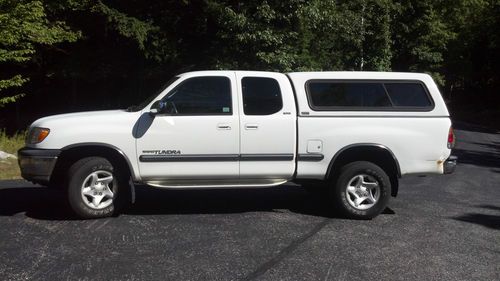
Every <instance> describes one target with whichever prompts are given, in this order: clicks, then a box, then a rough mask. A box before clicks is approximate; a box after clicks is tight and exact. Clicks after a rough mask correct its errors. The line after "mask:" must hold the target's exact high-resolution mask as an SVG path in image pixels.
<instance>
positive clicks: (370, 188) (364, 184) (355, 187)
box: [330, 161, 391, 219]
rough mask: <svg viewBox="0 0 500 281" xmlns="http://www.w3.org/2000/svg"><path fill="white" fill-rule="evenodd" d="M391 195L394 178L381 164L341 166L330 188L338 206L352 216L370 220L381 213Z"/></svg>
mask: <svg viewBox="0 0 500 281" xmlns="http://www.w3.org/2000/svg"><path fill="white" fill-rule="evenodd" d="M390 194H391V181H390V179H389V176H388V175H387V173H386V172H385V171H384V170H382V169H381V168H380V167H379V166H377V165H375V164H373V163H371V162H366V161H356V162H352V163H350V164H347V165H345V166H344V167H342V169H341V171H340V174H339V176H338V178H337V181H336V184H335V185H334V186H333V187H332V189H331V190H330V195H331V199H332V200H333V201H334V203H335V205H336V206H337V208H338V209H339V210H340V211H341V212H342V213H343V214H344V215H346V216H347V217H349V218H353V219H371V218H374V217H376V216H377V215H378V214H380V213H381V212H382V211H383V210H384V209H385V207H386V206H387V203H388V202H389V198H390Z"/></svg>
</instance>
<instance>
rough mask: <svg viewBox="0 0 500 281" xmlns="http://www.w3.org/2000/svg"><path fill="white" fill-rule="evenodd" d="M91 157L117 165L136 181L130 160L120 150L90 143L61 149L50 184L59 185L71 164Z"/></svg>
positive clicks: (110, 146)
mask: <svg viewBox="0 0 500 281" xmlns="http://www.w3.org/2000/svg"><path fill="white" fill-rule="evenodd" d="M93 156H97V157H103V158H106V159H108V160H109V161H111V162H112V163H113V164H117V165H118V167H120V169H121V170H122V171H126V172H127V173H128V175H130V176H132V179H134V180H135V179H136V175H135V172H134V169H133V167H132V163H131V162H130V159H129V158H128V157H127V156H126V155H125V153H124V152H123V151H122V150H121V149H119V148H118V147H116V146H113V145H111V144H107V143H95V142H91V143H77V144H71V145H68V146H65V147H63V148H62V149H61V154H60V155H59V157H58V159H57V162H56V165H55V167H54V175H53V176H51V182H52V183H54V184H60V183H61V182H62V181H63V180H64V178H65V175H66V172H67V170H68V169H69V167H70V166H71V165H72V164H73V163H75V162H76V161H78V160H79V159H81V158H84V157H93Z"/></svg>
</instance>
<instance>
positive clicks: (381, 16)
mask: <svg viewBox="0 0 500 281" xmlns="http://www.w3.org/2000/svg"><path fill="white" fill-rule="evenodd" d="M499 19H500V0H443V1H432V0H401V1H393V0H349V1H348V0H289V1H279V0H259V1H256V0H248V1H235V0H181V1H179V0H162V1H157V0H152V1H141V0H127V1H123V0H44V1H29V0H22V1H15V0H0V75H1V76H0V77H1V79H3V80H1V81H0V94H2V96H3V98H2V99H1V102H0V104H5V103H6V102H10V101H14V100H16V99H17V97H19V95H18V94H16V93H17V92H15V91H13V90H12V89H13V88H18V89H23V90H24V91H25V92H29V93H30V94H33V95H42V93H41V92H42V90H39V88H40V86H43V87H44V88H45V89H47V88H51V89H52V88H57V89H60V90H58V91H55V92H54V93H53V95H54V97H55V98H57V97H59V96H68V97H69V99H68V102H69V104H70V105H72V106H73V107H72V108H73V109H81V108H88V107H92V108H95V107H96V106H95V105H96V103H97V100H98V99H99V98H102V97H106V103H103V102H102V100H101V101H100V104H99V105H100V106H103V107H113V106H123V105H124V104H127V103H130V102H135V101H137V100H140V99H143V98H144V96H145V95H147V94H150V93H151V91H152V90H153V88H155V87H156V85H159V84H160V82H161V81H165V80H167V79H168V76H171V75H173V74H176V73H179V72H183V71H187V70H197V69H255V70H268V71H282V72H287V71H313V70H314V71H328V70H352V71H359V70H364V71H370V70H371V71H415V72H426V73H430V74H431V75H432V76H433V77H434V78H435V80H436V81H437V82H438V84H439V85H440V86H441V87H442V89H443V90H444V91H445V92H446V95H447V97H448V98H451V97H455V95H457V94H458V95H462V96H466V95H467V94H466V93H471V92H474V93H482V94H483V95H486V96H487V97H488V98H489V100H490V101H493V100H495V97H496V98H498V96H499V95H498V89H499V87H500V85H499V83H500V82H499V80H500V79H499V73H500V70H499V63H498V62H499V54H500V52H499V50H498V46H499V44H500V42H499V34H498V32H497V29H498V26H500V22H499ZM71 42H72V43H71ZM54 50H56V51H54ZM26 74H27V75H26ZM28 77H31V79H32V81H31V83H26V81H27V79H28ZM37 86H38V87H37ZM16 91H17V90H16ZM68 93H69V95H68ZM452 93H453V94H452ZM6 94H7V95H6ZM118 97H119V98H118ZM497 100H498V99H497ZM68 102H67V103H65V105H66V106H67V105H68ZM490 104H491V102H490ZM61 106H62V105H61Z"/></svg>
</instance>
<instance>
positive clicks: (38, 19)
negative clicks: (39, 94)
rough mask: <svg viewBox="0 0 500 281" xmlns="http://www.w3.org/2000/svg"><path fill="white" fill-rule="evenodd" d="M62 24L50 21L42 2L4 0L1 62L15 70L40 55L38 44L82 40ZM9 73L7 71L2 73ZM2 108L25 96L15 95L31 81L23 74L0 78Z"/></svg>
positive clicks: (1, 6) (0, 14)
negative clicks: (11, 89) (13, 91)
mask: <svg viewBox="0 0 500 281" xmlns="http://www.w3.org/2000/svg"><path fill="white" fill-rule="evenodd" d="M78 37H79V33H77V32H72V31H70V30H69V28H68V27H67V26H66V25H65V24H64V23H63V22H61V21H52V22H51V21H49V20H48V19H47V16H46V14H45V9H44V7H43V4H42V2H40V1H18V0H0V63H1V64H6V65H8V66H13V67H15V66H16V65H19V64H22V63H26V62H27V61H29V60H30V59H31V58H32V56H33V55H34V54H35V52H36V47H37V46H38V45H44V46H52V45H54V44H56V43H60V42H64V41H70V42H74V41H76V40H77V39H78ZM4 73H7V74H9V71H5V72H3V71H2V73H1V74H4ZM0 79H1V80H0V94H2V93H4V92H7V96H4V95H2V96H0V107H1V106H3V105H4V104H6V103H10V102H14V101H16V100H17V99H18V98H20V97H21V96H22V95H23V94H20V93H16V94H12V93H11V92H10V91H8V90H9V89H10V88H12V87H21V86H22V85H23V84H24V83H26V82H27V81H28V78H26V77H24V76H22V75H21V74H14V75H13V76H11V77H4V76H3V75H2V76H0Z"/></svg>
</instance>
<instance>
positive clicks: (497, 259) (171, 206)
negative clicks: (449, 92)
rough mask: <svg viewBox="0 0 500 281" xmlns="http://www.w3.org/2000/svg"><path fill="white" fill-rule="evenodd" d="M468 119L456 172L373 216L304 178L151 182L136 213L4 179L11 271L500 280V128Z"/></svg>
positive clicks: (0, 244)
mask: <svg viewBox="0 0 500 281" xmlns="http://www.w3.org/2000/svg"><path fill="white" fill-rule="evenodd" d="M457 127H458V128H459V129H458V130H456V134H457V137H458V143H457V147H456V149H455V152H454V154H456V155H458V156H459V157H460V160H459V165H458V167H457V169H456V171H455V173H454V174H452V175H444V176H427V177H418V176H409V177H405V178H403V179H402V180H401V185H400V191H399V195H398V197H397V198H392V199H391V201H390V203H389V207H388V208H387V209H386V210H385V212H384V213H383V214H382V215H380V216H378V217H377V218H375V219H373V220H369V221H356V220H346V219H342V218H339V217H336V216H335V215H333V216H332V215H331V214H330V213H329V212H328V209H327V208H326V207H325V205H324V204H323V202H322V200H321V198H318V197H317V196H314V195H310V194H308V193H307V192H305V191H304V190H303V189H302V188H301V187H300V186H295V185H286V186H280V187H276V188H269V189H245V190H203V191H177V190H176V191H170V190H158V189H151V188H148V187H140V188H138V190H137V203H136V204H135V205H134V206H133V207H132V208H131V209H129V210H128V211H127V212H126V213H125V214H122V215H120V216H118V217H113V218H106V219H99V220H86V221H80V220H75V219H74V218H73V217H72V216H71V215H70V214H69V212H68V210H67V207H66V206H65V204H64V203H63V202H64V198H63V196H62V194H61V193H60V192H58V191H56V190H50V189H47V188H43V187H38V186H35V185H32V184H30V183H27V182H25V181H0V279H2V280H500V134H498V133H496V132H494V131H490V130H487V129H483V128H480V127H475V126H471V125H466V124H458V126H457Z"/></svg>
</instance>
